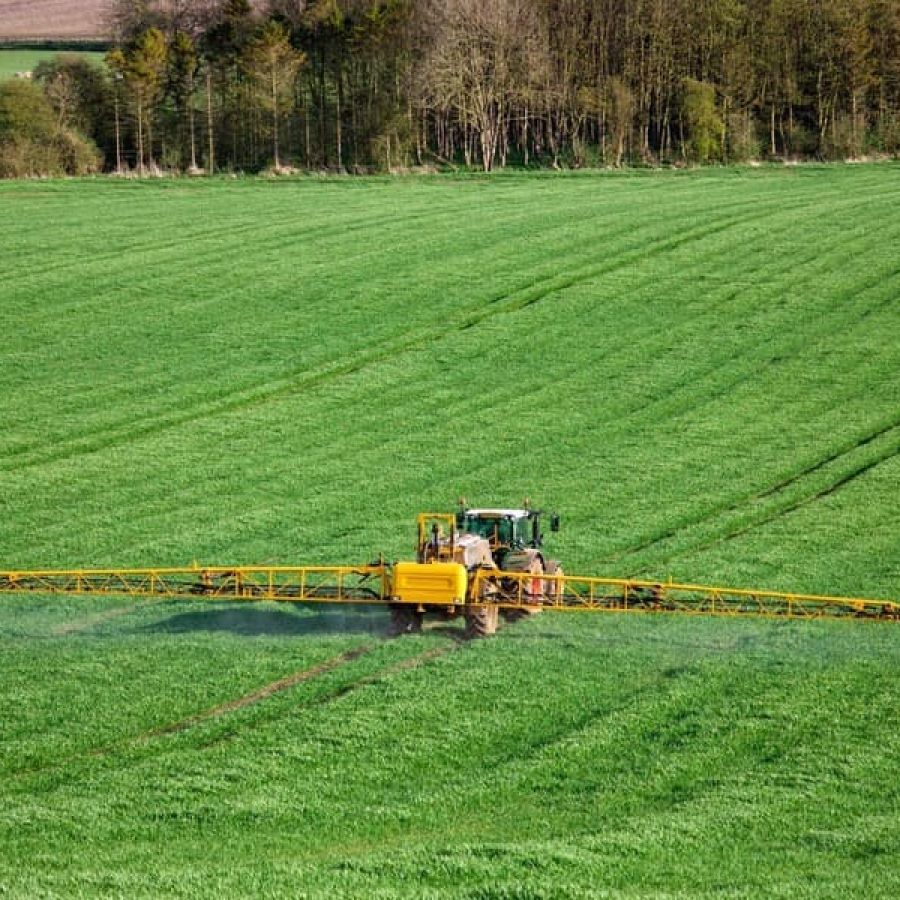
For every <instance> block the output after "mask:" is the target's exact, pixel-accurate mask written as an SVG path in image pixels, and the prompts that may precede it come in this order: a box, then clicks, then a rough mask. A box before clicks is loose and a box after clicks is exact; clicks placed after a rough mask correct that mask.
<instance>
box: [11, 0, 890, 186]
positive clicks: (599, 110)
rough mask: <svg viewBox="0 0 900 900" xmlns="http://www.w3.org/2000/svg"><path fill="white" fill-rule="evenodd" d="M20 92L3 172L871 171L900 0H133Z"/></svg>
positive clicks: (885, 127)
mask: <svg viewBox="0 0 900 900" xmlns="http://www.w3.org/2000/svg"><path fill="white" fill-rule="evenodd" d="M109 15H110V29H111V32H112V34H113V35H114V37H115V41H114V45H113V47H112V49H111V50H110V51H109V52H108V54H107V56H106V64H105V66H104V67H102V68H100V67H97V66H93V65H91V64H89V63H88V62H85V61H84V60H83V59H79V58H77V57H67V56H65V55H61V56H59V57H57V58H56V59H54V60H51V61H47V62H43V63H41V64H40V65H39V66H38V67H37V69H36V70H35V72H34V73H33V78H32V79H31V80H30V81H28V82H25V81H9V82H6V83H4V84H0V175H3V176H7V177H9V176H21V175H29V174H54V173H60V174H62V173H72V174H78V173H85V172H91V171H100V170H104V171H118V172H126V171H128V172H137V173H141V174H145V173H150V172H158V171H174V172H194V173H199V172H202V171H206V172H212V171H232V172H237V171H245V172H259V171H264V170H268V171H275V172H289V171H293V170H295V169H304V170H326V171H341V172H343V171H346V172H360V173H362V172H371V171H385V170H388V171H398V170H404V169H409V168H455V167H472V168H481V169H484V170H485V171H490V170H492V169H495V168H503V167H507V166H517V167H548V168H549V167H552V168H581V167H596V166H614V167H618V166H623V165H687V164H705V163H731V162H740V161H746V160H766V159H771V160H778V159H782V160H783V159H853V158H861V157H865V156H872V155H894V154H896V153H897V151H898V148H900V0H270V2H267V3H257V4H252V3H250V2H249V0H205V2H187V0H114V2H113V3H112V4H111V6H110V12H109Z"/></svg>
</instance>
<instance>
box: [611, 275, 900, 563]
mask: <svg viewBox="0 0 900 900" xmlns="http://www.w3.org/2000/svg"><path fill="white" fill-rule="evenodd" d="M898 274H900V272H898V271H892V272H891V274H890V276H889V278H893V277H896V275H898ZM883 281H884V279H883V278H881V277H878V276H874V277H873V278H872V279H869V280H867V281H866V282H865V283H864V284H863V285H861V286H860V287H859V288H858V289H857V290H855V291H854V294H855V295H858V294H862V293H864V292H865V291H867V290H869V289H871V288H872V287H875V286H879V285H880V284H882V283H883ZM894 302H895V301H894V299H893V298H892V297H888V298H887V299H885V300H882V301H880V302H878V303H874V304H872V305H871V306H869V307H868V308H866V309H865V310H862V311H860V312H859V313H857V314H856V315H854V316H852V317H847V318H841V319H840V320H839V321H836V322H829V323H828V324H827V327H825V328H823V329H821V330H820V332H819V334H818V335H817V337H818V338H822V337H824V336H827V335H833V334H835V333H836V331H837V330H841V331H846V330H848V329H850V328H853V327H855V326H856V325H858V324H859V323H860V322H861V321H863V320H864V319H866V318H868V317H870V316H871V315H874V314H876V313H878V312H880V311H881V310H883V309H886V308H890V307H891V306H892V305H893V303H894ZM809 340H810V335H809V333H808V332H807V333H804V334H803V335H802V336H801V337H798V338H797V340H796V341H795V342H794V344H795V345H805V344H808V343H809ZM781 352H782V353H784V352H790V351H784V350H782V351H781ZM752 374H753V372H752V371H751V372H750V373H748V374H745V375H741V376H739V377H738V378H736V379H733V380H732V381H730V382H729V383H728V384H727V385H725V386H724V387H723V388H721V389H720V390H718V391H716V392H715V393H714V394H713V395H711V396H710V397H709V398H705V399H704V401H703V402H708V401H710V400H715V399H717V398H718V397H721V396H722V395H723V394H725V393H727V392H728V391H729V390H731V389H733V388H734V387H735V386H737V385H739V384H741V383H743V382H745V381H746V380H748V378H750V377H752ZM698 405H699V404H698V403H697V402H696V401H694V403H693V404H692V408H694V407H696V406H698ZM898 429H900V418H896V417H895V418H893V419H892V420H890V421H889V422H888V423H887V424H881V425H879V426H877V427H876V428H875V429H873V430H872V431H871V432H868V433H866V434H863V435H861V436H859V437H857V438H855V439H854V440H853V441H852V442H850V443H849V444H847V443H845V444H843V445H842V446H841V447H839V448H838V449H837V450H834V451H832V452H830V453H828V454H827V455H826V456H825V457H824V458H822V459H817V460H815V461H814V462H812V463H809V464H808V465H806V466H804V467H803V468H802V469H800V470H799V471H797V472H794V473H792V474H791V475H789V476H788V477H787V478H784V479H783V480H782V481H780V482H778V483H776V484H775V485H772V486H770V487H767V488H764V489H762V490H759V491H756V492H753V493H750V494H746V495H743V496H741V497H739V498H737V499H735V500H733V501H731V502H728V503H726V504H724V505H721V506H718V507H716V508H714V509H712V510H710V511H709V512H707V513H704V514H701V515H699V516H697V517H695V518H692V519H691V520H689V521H687V522H683V523H679V524H676V525H673V526H672V527H670V528H668V529H666V530H665V531H663V532H661V533H657V534H655V535H653V536H652V537H650V538H647V539H646V540H644V541H642V542H640V543H637V544H634V545H631V546H629V547H626V548H624V549H622V550H619V551H616V552H615V553H612V554H610V555H608V556H606V557H604V561H607V562H614V561H616V560H619V559H622V558H624V557H627V556H631V555H633V554H636V553H640V552H643V551H645V550H648V549H650V548H652V547H654V546H657V545H659V544H662V543H664V542H665V541H668V540H671V539H672V538H674V537H676V536H678V535H679V534H682V533H684V532H686V531H689V530H693V529H695V528H697V527H699V526H702V525H704V524H707V523H709V522H711V521H712V520H714V519H716V518H719V517H722V516H727V515H729V514H733V513H737V512H739V511H740V510H741V509H742V508H743V507H744V506H746V505H747V504H750V503H754V502H759V501H765V500H767V499H770V498H776V497H777V496H778V495H779V494H781V493H783V492H784V491H786V490H787V489H788V488H790V487H792V486H794V485H796V484H798V483H800V482H801V481H803V480H804V478H806V477H808V476H810V475H814V474H815V473H816V472H819V471H821V470H823V469H825V468H827V467H828V466H829V465H832V464H836V463H839V462H840V461H841V460H845V459H847V458H848V457H849V456H851V455H852V454H854V453H856V452H857V451H859V450H860V449H861V448H864V447H866V446H868V445H870V444H872V443H874V442H876V441H878V440H879V439H881V438H883V437H885V436H886V435H889V434H891V433H892V432H894V431H896V430H898ZM638 571H642V570H638ZM632 574H637V572H635V573H632Z"/></svg>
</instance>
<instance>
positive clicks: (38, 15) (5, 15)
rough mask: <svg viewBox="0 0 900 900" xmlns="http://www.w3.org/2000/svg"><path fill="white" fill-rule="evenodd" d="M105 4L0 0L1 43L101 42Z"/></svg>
mask: <svg viewBox="0 0 900 900" xmlns="http://www.w3.org/2000/svg"><path fill="white" fill-rule="evenodd" d="M108 7H109V3H108V2H107V0H0V40H28V39H44V40H51V39H84V40H90V39H102V38H104V37H105V36H106V29H105V23H104V17H105V15H106V10H107V9H108Z"/></svg>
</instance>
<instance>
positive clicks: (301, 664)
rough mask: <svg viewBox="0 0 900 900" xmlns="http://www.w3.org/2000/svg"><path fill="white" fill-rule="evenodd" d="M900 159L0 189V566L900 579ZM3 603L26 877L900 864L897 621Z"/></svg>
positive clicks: (822, 886) (128, 890) (835, 881)
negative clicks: (392, 630)
mask: <svg viewBox="0 0 900 900" xmlns="http://www.w3.org/2000/svg"><path fill="white" fill-rule="evenodd" d="M898 209H900V166H898V165H896V164H892V163H890V164H883V165H874V166H859V167H854V166H835V167H798V168H785V169H774V168H772V169H766V168H764V169H758V170H755V169H730V170H728V169H726V170H708V171H698V172H649V171H648V172H630V173H610V174H568V175H555V174H545V175H524V174H521V175H516V174H512V175H502V176H496V177H490V178H482V177H471V176H469V177H443V176H442V177H433V178H408V179H387V178H386V179H359V180H355V179H334V180H328V179H315V178H307V179H298V180H292V181H267V180H262V179H240V178H237V179H221V180H212V181H188V180H172V181H158V182H133V181H114V180H97V181H80V182H79V181H71V182H33V183H3V184H0V246H2V248H3V252H2V253H0V326H2V341H3V343H2V351H0V353H2V362H3V364H2V366H0V414H2V421H3V422H4V428H3V430H2V431H0V512H2V515H0V568H5V569H11V568H26V567H27V568H31V567H50V566H53V567H68V566H79V565H81V566H103V565H118V566H142V565H169V564H171V565H181V564H185V563H189V562H191V561H192V560H200V561H204V562H210V563H223V564H225V563H227V564H230V563H251V562H260V563H263V562H265V563H269V562H272V563H286V564H289V563H294V564H298V563H304V562H310V563H317V562H322V563H327V562H331V563H342V562H348V563H354V562H366V561H368V560H370V559H372V558H373V557H375V556H377V554H378V553H379V552H383V553H384V554H385V555H386V557H388V558H389V559H391V558H393V559H395V558H403V557H408V556H409V555H410V553H411V545H412V542H413V520H414V516H415V514H416V513H417V512H418V511H419V510H425V509H428V510H441V509H447V508H452V505H453V503H454V501H455V499H456V498H457V497H458V496H460V495H464V496H465V497H467V498H468V499H469V501H471V502H472V503H478V504H484V505H490V504H503V505H507V504H509V505H516V504H518V503H519V501H520V500H521V498H522V497H523V496H524V495H526V494H527V495H530V496H531V498H532V499H533V500H534V501H535V503H537V504H540V505H545V506H547V507H550V508H553V509H556V510H558V511H559V512H560V513H561V515H562V530H561V531H560V532H559V534H557V535H554V536H553V543H552V551H553V554H554V555H556V556H559V558H560V559H562V560H563V562H564V565H565V567H566V570H567V571H569V572H576V573H581V574H597V575H610V576H613V575H623V576H639V575H640V576H647V577H652V578H660V579H662V578H669V577H672V578H674V579H676V580H692V581H698V582H708V583H722V584H730V585H746V586H751V587H769V588H784V589H790V590H795V591H808V592H828V593H838V594H849V595H855V596H871V597H892V598H897V597H898V595H900V552H898V546H900V511H898V507H897V503H896V498H897V496H898V488H900V340H898V336H900V257H898V254H897V250H896V248H897V247H898V246H900V215H898V213H897V210H898ZM386 624H387V623H386V617H385V615H384V613H382V612H380V611H377V610H375V611H370V610H365V609H347V610H335V609H330V610H325V611H320V610H314V609H292V608H285V607H274V606H270V605H258V606H242V607H240V608H238V607H229V606H228V605H225V604H218V603H217V604H203V603H201V602H192V603H174V602H156V603H147V602H144V603H129V602H127V601H125V600H122V599H114V598H107V599H99V598H98V599H78V598H60V597H57V598H54V597H43V596H30V597H13V596H7V597H5V598H4V599H3V600H2V602H0V653H2V668H0V746H2V751H3V752H2V754H0V770H2V776H0V893H6V894H9V895H11V896H23V897H34V896H72V895H76V896H82V895H86V896H97V895H101V896H128V897H133V896H147V897H150V896H154V897H155V896H160V895H180V896H191V897H193V896H222V895H225V896H231V895H244V896H251V895H252V896H316V897H332V896H352V897H371V896H384V897H391V896H406V897H419V896H444V897H451V896H452V897H457V896H468V897H479V898H488V897H496V898H500V897H510V898H512V897H516V898H520V897H560V898H561V897H571V896H599V897H619V896H624V897H638V896H641V897H645V896H677V897H697V896H710V897H711V896H754V897H755V896H766V897H770V896H778V897H835V898H837V897H846V896H858V897H873V896H874V897H894V896H897V895H898V893H900V874H898V872H900V867H898V863H900V850H898V848H900V788H898V786H897V776H896V769H897V760H898V758H900V710H898V704H897V697H898V695H900V665H898V663H900V627H898V626H896V625H894V624H890V623H884V624H879V623H872V622H852V621H849V622H848V621H842V622H817V623H816V622H814V623H810V622H807V623H803V622H773V621H768V620H743V621H741V620H734V621H729V620H714V619H709V618H702V617H697V618H691V617H682V618H677V617H670V616H653V617H640V616H634V617H627V616H625V617H623V616H614V615H599V614H598V615H594V616H591V615H589V614H573V615H571V616H561V615H558V614H556V615H555V614H552V613H546V614H544V615H542V616H539V617H535V618H533V619H531V620H528V621H526V622H521V623H519V624H517V625H515V626H509V627H507V628H505V629H503V630H502V631H501V632H500V634H498V635H497V636H496V637H495V638H491V639H487V640H484V641H480V642H474V643H465V642H461V641H459V639H458V638H459V630H458V627H457V626H455V625H453V624H451V625H438V626H435V627H433V628H432V629H430V630H429V631H428V632H427V633H425V634H424V635H422V636H418V637H412V638H403V639H397V640H389V639H387V638H386Z"/></svg>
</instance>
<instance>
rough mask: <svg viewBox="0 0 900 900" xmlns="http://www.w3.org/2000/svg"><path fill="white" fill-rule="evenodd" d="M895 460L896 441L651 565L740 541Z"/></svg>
mask: <svg viewBox="0 0 900 900" xmlns="http://www.w3.org/2000/svg"><path fill="white" fill-rule="evenodd" d="M898 429H900V423H898V424H897V425H895V426H894V427H893V428H890V429H888V430H887V431H886V432H882V436H883V434H890V433H892V432H894V431H897V430H898ZM869 443H871V440H870V439H868V438H864V439H863V440H862V441H861V442H860V444H859V445H855V446H854V447H853V448H851V449H850V450H848V451H847V452H846V453H844V454H841V455H839V456H838V457H836V459H835V462H840V461H844V460H846V459H848V458H849V457H851V456H852V455H853V454H854V453H855V452H856V450H857V449H858V447H859V446H866V445H868V444H869ZM898 456H900V441H895V442H892V443H891V445H890V446H889V447H888V448H887V449H886V450H884V451H882V452H881V453H880V454H878V455H877V456H876V457H875V458H874V459H869V460H866V461H863V462H860V463H857V464H856V465H855V466H854V467H853V468H852V469H851V470H850V471H849V472H848V471H844V472H843V473H842V474H840V475H838V476H837V477H836V478H834V479H833V480H831V481H830V482H829V483H828V484H827V485H826V486H825V487H820V488H818V489H816V490H815V491H813V492H812V493H810V494H807V495H806V496H802V497H800V498H799V499H797V500H794V501H792V502H790V503H788V504H787V505H786V506H782V507H779V508H776V509H774V510H771V511H760V512H759V513H757V514H755V515H754V516H753V517H752V518H751V521H750V522H747V523H746V524H743V525H739V526H737V527H730V528H729V527H728V526H727V525H726V530H725V531H724V532H723V533H721V534H719V535H716V536H715V537H712V538H708V539H700V540H695V541H694V542H693V543H690V544H688V545H687V546H685V547H681V548H678V549H676V550H673V551H672V552H670V553H667V554H664V555H663V556H661V557H658V558H657V559H656V560H655V561H654V563H653V565H654V566H659V565H662V564H665V563H669V562H671V561H672V560H676V559H683V558H684V557H686V556H689V555H691V554H694V553H702V552H704V551H706V550H710V549H712V548H713V547H717V546H719V545H721V544H723V543H727V542H728V541H731V540H734V539H735V538H738V537H742V536H744V535H746V534H749V533H750V532H752V531H755V530H756V529H758V528H762V527H764V526H766V525H769V524H771V523H772V522H775V521H777V520H778V519H781V518H784V517H786V516H789V515H791V514H792V513H794V512H796V511H797V510H799V509H803V508H804V507H806V506H810V505H812V504H813V503H816V502H818V501H819V500H821V499H823V498H825V497H828V496H830V495H832V494H834V493H836V492H837V491H839V490H840V489H841V488H843V487H845V486H846V485H848V484H850V483H852V482H853V481H855V480H856V479H857V478H860V477H862V476H863V475H865V474H866V473H868V472H870V471H872V470H873V469H875V468H877V467H878V466H880V465H882V464H884V463H886V462H889V461H890V460H892V459H895V458H896V457H898ZM814 468H819V467H814ZM768 496H770V497H771V496H775V497H777V495H774V494H769V495H768ZM727 512H731V513H733V514H735V515H737V514H739V512H740V506H738V505H733V506H731V507H729V509H728V510H727ZM718 515H719V514H718V513H716V514H714V515H712V516H710V517H708V519H707V520H705V521H709V520H711V519H714V518H716V517H718ZM703 521H704V520H700V521H699V523H698V524H702V522H703ZM677 533H678V531H677V530H676V531H674V532H673V536H674V534H677ZM649 569H650V566H649V565H644V566H641V567H640V568H638V569H634V570H631V571H630V572H628V573H627V577H635V576H637V575H639V574H642V573H645V572H647V571H648V570H649Z"/></svg>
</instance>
